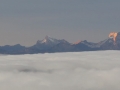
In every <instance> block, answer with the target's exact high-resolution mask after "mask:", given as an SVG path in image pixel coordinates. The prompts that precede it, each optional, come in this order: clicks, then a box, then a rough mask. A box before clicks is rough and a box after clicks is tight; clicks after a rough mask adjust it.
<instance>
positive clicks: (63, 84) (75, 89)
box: [0, 51, 120, 90]
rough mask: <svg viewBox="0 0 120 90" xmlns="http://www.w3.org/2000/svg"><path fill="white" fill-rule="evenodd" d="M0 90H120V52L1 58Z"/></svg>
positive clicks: (3, 56) (8, 56) (7, 56)
mask: <svg viewBox="0 0 120 90" xmlns="http://www.w3.org/2000/svg"><path fill="white" fill-rule="evenodd" d="M0 90H120V51H95V52H74V53H73V52H72V53H53V54H48V53H46V54H33V55H0Z"/></svg>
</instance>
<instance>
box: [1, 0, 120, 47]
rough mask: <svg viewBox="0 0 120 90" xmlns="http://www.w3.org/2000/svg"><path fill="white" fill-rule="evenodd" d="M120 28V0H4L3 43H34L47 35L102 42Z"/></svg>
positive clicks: (2, 10) (2, 19)
mask: <svg viewBox="0 0 120 90" xmlns="http://www.w3.org/2000/svg"><path fill="white" fill-rule="evenodd" d="M111 31H116V32H119V31H120V0H0V45H6V44H9V45H14V44H17V43H20V44H21V45H26V46H31V45H33V44H35V43H36V41H37V40H41V39H43V38H44V37H45V36H46V35H48V36H51V37H53V38H57V39H66V40H67V41H69V42H76V41H78V40H85V39H86V40H88V41H93V42H99V41H101V40H104V39H106V38H108V34H109V33H110V32H111Z"/></svg>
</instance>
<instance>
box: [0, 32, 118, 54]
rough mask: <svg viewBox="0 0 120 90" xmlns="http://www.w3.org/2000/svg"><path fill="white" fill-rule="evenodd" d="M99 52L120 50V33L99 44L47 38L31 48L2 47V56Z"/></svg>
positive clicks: (17, 45)
mask: <svg viewBox="0 0 120 90" xmlns="http://www.w3.org/2000/svg"><path fill="white" fill-rule="evenodd" d="M97 50H120V32H118V33H116V32H111V33H110V34H109V37H108V38H107V39H105V40H103V41H100V42H98V43H93V42H88V41H87V40H83V41H78V42H76V43H69V42H68V41H66V40H64V39H55V38H52V37H49V36H46V37H45V38H44V39H43V40H38V41H37V42H36V44H34V45H33V46H30V47H25V46H22V45H20V44H16V45H13V46H10V45H5V46H0V54H34V53H47V52H48V53H55V52H80V51H97Z"/></svg>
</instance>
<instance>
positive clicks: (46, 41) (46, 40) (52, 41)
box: [37, 36, 65, 45]
mask: <svg viewBox="0 0 120 90" xmlns="http://www.w3.org/2000/svg"><path fill="white" fill-rule="evenodd" d="M62 41H65V40H58V39H55V38H52V37H49V36H45V38H44V39H43V40H38V41H37V44H48V45H49V44H50V45H51V44H52V45H55V44H58V43H60V42H62Z"/></svg>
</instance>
